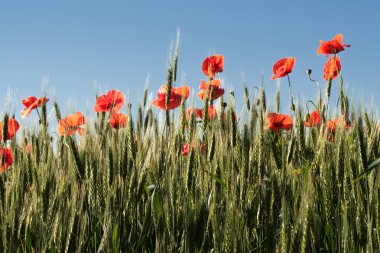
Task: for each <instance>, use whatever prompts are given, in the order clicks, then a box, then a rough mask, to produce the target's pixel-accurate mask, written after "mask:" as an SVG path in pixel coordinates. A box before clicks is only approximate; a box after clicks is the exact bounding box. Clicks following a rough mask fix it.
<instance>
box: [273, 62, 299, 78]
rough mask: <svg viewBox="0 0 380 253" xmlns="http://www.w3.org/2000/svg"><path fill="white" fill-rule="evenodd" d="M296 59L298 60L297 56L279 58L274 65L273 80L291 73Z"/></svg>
mask: <svg viewBox="0 0 380 253" xmlns="http://www.w3.org/2000/svg"><path fill="white" fill-rule="evenodd" d="M295 61H296V58H294V57H289V58H282V59H280V60H278V61H277V62H276V63H275V64H274V65H273V76H272V80H274V79H277V78H281V77H284V76H286V75H287V74H289V73H291V72H292V70H293V67H294V63H295Z"/></svg>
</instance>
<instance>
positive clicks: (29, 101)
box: [21, 96, 49, 119]
mask: <svg viewBox="0 0 380 253" xmlns="http://www.w3.org/2000/svg"><path fill="white" fill-rule="evenodd" d="M47 102H49V99H48V98H47V97H42V98H38V99H37V98H36V97H33V96H30V97H27V98H24V99H23V100H21V103H22V104H23V105H24V106H25V108H24V109H22V110H21V118H23V119H24V118H26V117H27V116H29V115H30V113H31V112H32V110H33V109H36V108H37V107H41V106H42V104H43V103H47Z"/></svg>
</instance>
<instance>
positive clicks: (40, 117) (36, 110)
mask: <svg viewBox="0 0 380 253" xmlns="http://www.w3.org/2000/svg"><path fill="white" fill-rule="evenodd" d="M36 111H37V114H38V118H39V119H40V123H41V116H40V113H39V111H38V108H36Z"/></svg>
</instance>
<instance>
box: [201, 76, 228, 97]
mask: <svg viewBox="0 0 380 253" xmlns="http://www.w3.org/2000/svg"><path fill="white" fill-rule="evenodd" d="M220 83H221V81H220V79H215V80H211V81H210V84H207V83H206V82H205V81H203V80H201V85H200V86H199V89H200V90H201V91H200V92H198V94H197V96H198V97H199V98H200V99H202V100H204V99H205V98H206V97H207V95H208V96H209V99H210V100H211V99H212V100H215V99H218V98H219V97H221V96H223V94H224V89H223V88H220ZM211 88H214V92H213V95H212V97H211Z"/></svg>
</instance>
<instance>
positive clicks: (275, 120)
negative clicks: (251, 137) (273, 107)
mask: <svg viewBox="0 0 380 253" xmlns="http://www.w3.org/2000/svg"><path fill="white" fill-rule="evenodd" d="M266 121H267V123H268V126H267V127H266V128H267V129H268V128H270V129H272V131H274V132H277V131H279V130H281V129H284V130H287V131H288V130H290V129H291V128H292V127H293V120H292V118H291V117H290V115H286V114H279V113H269V114H268V115H267V116H266Z"/></svg>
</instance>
